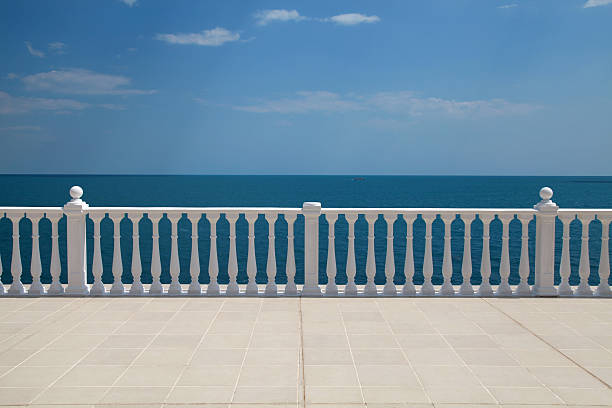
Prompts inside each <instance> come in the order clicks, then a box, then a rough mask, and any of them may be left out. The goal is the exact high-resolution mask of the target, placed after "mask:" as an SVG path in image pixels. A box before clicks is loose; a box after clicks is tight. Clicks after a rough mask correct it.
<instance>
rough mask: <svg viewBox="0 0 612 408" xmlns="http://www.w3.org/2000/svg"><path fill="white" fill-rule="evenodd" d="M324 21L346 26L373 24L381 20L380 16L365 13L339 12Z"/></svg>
mask: <svg viewBox="0 0 612 408" xmlns="http://www.w3.org/2000/svg"><path fill="white" fill-rule="evenodd" d="M323 21H328V22H332V23H335V24H338V25H345V26H353V25H357V24H363V23H366V24H371V23H378V22H379V21H380V17H378V16H366V15H365V14H359V13H348V14H338V15H337V16H332V17H329V18H326V19H323Z"/></svg>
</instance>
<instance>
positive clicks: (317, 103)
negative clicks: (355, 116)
mask: <svg viewBox="0 0 612 408" xmlns="http://www.w3.org/2000/svg"><path fill="white" fill-rule="evenodd" d="M232 108H233V109H235V110H240V111H246V112H254V113H280V114H305V113H313V112H356V111H370V112H378V113H386V114H397V115H403V116H405V115H407V116H411V117H418V116H424V115H437V116H440V115H442V116H449V117H467V116H478V115H480V116H497V115H515V114H526V113H529V112H532V111H534V110H536V109H538V108H539V107H537V106H534V105H531V104H527V103H513V102H508V101H506V100H503V99H487V100H472V101H456V100H452V99H443V98H434V97H421V96H418V95H416V94H415V93H413V92H409V91H394V92H378V93H375V94H370V95H358V94H346V95H340V94H337V93H333V92H328V91H314V92H313V91H302V92H297V93H296V95H295V96H292V97H285V98H279V99H268V100H260V101H258V102H257V103H252V104H247V105H235V106H232Z"/></svg>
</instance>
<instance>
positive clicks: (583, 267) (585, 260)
mask: <svg viewBox="0 0 612 408" xmlns="http://www.w3.org/2000/svg"><path fill="white" fill-rule="evenodd" d="M578 219H579V220H580V222H581V223H582V243H581V246H580V267H579V269H578V274H579V275H580V285H578V287H577V288H576V292H575V294H576V295H578V296H592V295H593V290H592V289H591V286H589V275H590V274H591V263H590V260H589V223H590V222H591V220H593V217H592V216H591V215H587V214H584V215H578Z"/></svg>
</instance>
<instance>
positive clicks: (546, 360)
mask: <svg viewBox="0 0 612 408" xmlns="http://www.w3.org/2000/svg"><path fill="white" fill-rule="evenodd" d="M505 351H506V352H507V353H508V354H509V355H510V356H511V357H512V358H513V359H515V360H516V361H518V362H519V364H520V365H522V366H526V367H529V366H566V367H571V366H573V365H574V363H572V362H571V361H570V360H569V359H567V358H566V357H565V356H563V355H562V354H561V353H559V352H558V351H556V350H553V349H550V348H548V349H539V350H515V349H506V350H505Z"/></svg>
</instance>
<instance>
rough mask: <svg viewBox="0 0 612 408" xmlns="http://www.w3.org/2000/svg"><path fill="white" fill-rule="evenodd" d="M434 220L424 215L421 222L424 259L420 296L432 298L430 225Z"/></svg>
mask: <svg viewBox="0 0 612 408" xmlns="http://www.w3.org/2000/svg"><path fill="white" fill-rule="evenodd" d="M435 219H436V216H435V215H434V214H424V215H423V220H424V221H425V257H424V258H423V278H424V281H423V286H421V295H423V296H432V295H435V294H436V290H435V289H434V287H433V285H432V283H431V277H432V276H433V257H432V250H431V224H432V223H433V221H434V220H435Z"/></svg>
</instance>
